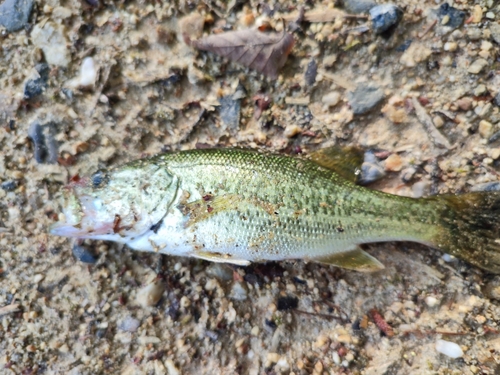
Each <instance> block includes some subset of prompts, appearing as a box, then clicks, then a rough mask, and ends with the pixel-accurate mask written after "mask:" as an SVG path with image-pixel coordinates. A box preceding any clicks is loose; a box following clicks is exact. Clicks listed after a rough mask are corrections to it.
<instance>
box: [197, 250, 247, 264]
mask: <svg viewBox="0 0 500 375" xmlns="http://www.w3.org/2000/svg"><path fill="white" fill-rule="evenodd" d="M191 256H193V257H195V258H198V259H203V260H208V261H209V262H215V263H230V264H235V265H237V266H248V265H250V263H251V262H250V261H249V260H246V259H237V258H233V257H232V256H231V255H229V254H221V253H211V252H209V251H196V252H194V253H193V254H191Z"/></svg>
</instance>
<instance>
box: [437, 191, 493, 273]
mask: <svg viewBox="0 0 500 375" xmlns="http://www.w3.org/2000/svg"><path fill="white" fill-rule="evenodd" d="M427 200H428V201H435V202H433V203H436V204H437V205H438V206H440V207H441V209H442V212H441V219H440V224H441V225H440V226H441V228H440V230H439V234H438V235H437V236H436V237H435V238H434V240H433V243H434V246H436V247H437V248H439V249H441V250H443V251H445V252H447V253H449V254H451V255H453V256H456V257H457V258H460V259H463V260H465V261H467V262H469V263H471V264H473V265H475V266H477V267H479V268H482V269H484V270H487V271H489V272H492V273H496V274H500V192H489V193H469V194H463V195H442V196H437V197H431V198H427Z"/></svg>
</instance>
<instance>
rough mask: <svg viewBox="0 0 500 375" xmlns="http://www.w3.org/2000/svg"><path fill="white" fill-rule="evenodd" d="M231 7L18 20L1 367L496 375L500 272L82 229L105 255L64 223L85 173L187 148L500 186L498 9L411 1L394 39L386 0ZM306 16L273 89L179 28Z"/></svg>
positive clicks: (11, 84)
mask: <svg viewBox="0 0 500 375" xmlns="http://www.w3.org/2000/svg"><path fill="white" fill-rule="evenodd" d="M15 3H16V2H11V1H9V0H7V1H4V2H3V3H2V4H1V5H0V9H5V7H7V6H11V5H12V4H15ZM233 3H234V2H203V3H201V2H198V3H189V4H187V3H186V4H185V6H181V5H182V4H181V5H179V4H180V3H178V2H149V3H147V4H143V3H140V2H137V1H135V0H131V1H128V2H127V3H126V4H122V5H120V6H117V5H116V4H111V3H109V2H101V1H99V2H97V1H86V2H83V3H82V2H65V3H60V2H57V1H55V2H47V1H45V0H42V1H41V2H39V3H37V6H36V14H35V12H32V13H31V15H30V13H29V11H28V9H29V8H30V7H26V6H24V7H22V8H19V12H20V13H19V14H20V15H22V20H21V22H18V20H19V18H17V19H16V18H15V17H12V16H9V17H10V18H9V19H8V20H7V22H11V21H12V22H13V23H14V22H17V23H18V26H16V27H20V28H19V29H17V30H16V31H10V29H8V28H7V27H6V26H5V22H6V21H5V20H6V18H5V14H4V13H1V12H0V20H3V21H2V26H0V36H1V37H2V52H1V53H2V56H1V57H2V64H1V66H0V71H1V74H0V124H2V125H1V129H0V147H1V150H2V152H1V153H0V176H1V177H0V249H1V251H0V278H1V282H0V322H1V324H0V336H1V337H2V340H0V353H2V355H1V356H0V368H1V369H2V370H1V371H0V372H2V371H3V372H7V373H8V372H10V373H16V374H23V373H26V374H28V373H30V374H31V373H33V374H34V373H44V374H58V373H69V374H81V375H90V374H104V373H112V374H121V373H123V374H139V373H140V374H153V373H155V374H156V373H158V374H164V373H168V374H196V373H207V374H220V373H234V372H238V373H248V374H260V373H273V374H289V373H292V372H293V373H295V374H306V373H316V374H320V373H325V372H327V373H346V374H366V375H370V374H371V375H374V374H384V373H385V374H396V373H397V374H421V373H425V372H432V373H437V374H467V375H469V374H477V373H485V374H494V373H495V371H497V367H498V366H497V364H496V362H498V361H496V356H497V353H498V352H499V351H500V346H499V343H498V342H499V341H498V326H499V325H500V320H499V318H498V317H499V316H500V307H499V306H500V305H499V300H500V297H499V296H500V292H499V289H500V288H499V285H500V282H499V281H498V276H494V275H490V274H488V273H486V272H483V271H481V270H479V269H477V268H474V267H472V266H470V265H468V264H466V263H464V262H461V261H459V260H458V259H456V258H454V257H451V256H449V255H448V254H443V253H441V252H439V251H437V250H434V249H431V248H429V247H426V246H424V245H419V244H414V243H401V242H396V243H378V244H372V245H363V249H364V250H366V251H367V252H369V253H370V254H371V255H373V256H374V257H376V258H377V259H379V260H380V261H381V262H382V263H383V264H384V266H385V269H384V270H382V271H380V272H377V273H374V274H359V273H356V272H351V271H346V270H342V269H338V268H335V267H332V266H326V265H321V264H316V263H313V262H307V261H302V260H297V261H293V262H292V261H290V262H275V263H267V264H252V265H250V266H248V267H237V266H232V265H227V264H213V263H209V262H206V261H201V260H197V259H191V258H179V257H167V256H161V255H159V254H154V253H140V252H134V251H132V250H130V249H128V248H127V247H126V246H125V245H121V244H116V243H106V242H103V241H84V242H83V243H82V244H81V245H79V246H83V247H86V248H88V249H92V254H94V256H95V254H99V260H98V262H96V263H95V264H93V265H92V264H87V263H82V262H81V261H79V260H77V259H76V258H75V257H74V256H72V249H73V243H72V242H70V241H68V240H66V239H63V238H58V237H54V236H51V235H49V234H48V228H49V227H50V225H51V224H53V223H54V222H55V221H57V218H58V215H61V214H62V213H61V209H60V207H59V206H58V202H57V200H56V198H57V197H58V194H59V193H60V191H61V189H62V188H63V187H64V186H65V185H66V184H67V183H68V182H69V181H70V180H73V181H76V180H77V179H78V177H79V176H87V175H91V174H92V173H94V172H95V171H96V170H99V169H106V168H112V167H113V166H115V165H118V164H121V163H123V162H126V161H129V160H134V159H139V158H142V157H146V156H148V155H153V154H156V153H158V152H162V151H169V150H180V149H194V148H207V147H245V148H258V149H261V150H266V151H276V152H283V153H290V154H293V155H296V154H301V155H304V156H307V155H309V154H310V153H311V152H312V151H314V150H317V149H318V148H321V147H327V146H331V145H340V146H349V145H352V146H361V147H362V148H363V149H364V150H365V151H366V150H369V149H372V150H374V154H373V155H374V158H373V159H370V161H369V162H370V163H372V164H374V165H376V166H377V168H382V167H383V168H382V169H383V172H384V173H385V175H384V176H383V177H382V178H381V179H379V180H377V181H374V182H373V183H372V184H371V185H370V188H371V189H377V190H380V191H383V192H386V193H391V194H399V195H404V196H413V194H415V193H417V195H429V194H443V193H455V192H460V193H463V192H468V191H471V190H476V189H478V187H482V188H483V189H484V187H485V186H486V190H491V189H492V188H495V187H496V185H498V173H499V165H500V164H499V160H500V132H499V131H498V129H499V126H500V107H499V100H498V99H497V98H496V96H497V95H498V92H499V90H498V87H500V80H499V77H498V74H495V72H496V71H497V70H498V66H497V65H498V62H497V61H496V60H497V56H498V55H499V48H500V46H499V37H498V16H499V15H498V4H496V3H495V2H493V1H490V0H481V1H476V2H464V1H462V2H460V3H459V2H449V6H448V7H446V6H444V4H443V3H442V2H439V4H438V3H436V2H421V1H416V0H397V1H394V2H393V4H394V6H397V7H398V8H400V9H404V16H403V18H402V19H401V20H400V21H399V23H398V25H397V27H396V29H395V30H394V32H393V33H392V34H391V35H388V36H386V35H383V36H382V37H380V36H378V35H376V34H375V33H374V30H372V29H371V27H370V26H371V24H372V21H371V20H370V18H369V17H370V16H369V10H370V9H371V8H372V7H374V6H377V5H378V6H381V5H383V4H382V2H375V1H366V0H365V1H359V0H358V1H348V0H345V1H344V7H343V8H336V7H333V2H327V3H317V2H309V3H307V2H306V3H300V4H299V3H297V2H294V1H290V0H286V1H284V2H280V3H279V4H278V3H277V2H276V3H273V2H272V3H269V4H265V5H262V4H261V2H259V1H253V0H252V1H250V2H248V3H245V4H239V3H238V4H235V3H234V4H233ZM19 4H24V5H26V4H28V5H29V4H30V3H29V2H23V1H21V2H19ZM301 6H303V7H304V19H306V20H312V21H306V22H302V23H300V29H297V30H296V32H294V39H295V46H294V47H293V49H292V51H291V53H290V55H289V57H288V60H287V62H286V64H285V66H284V67H283V68H282V69H281V70H280V71H279V74H278V77H277V79H276V80H269V79H267V78H265V77H262V76H261V75H260V74H258V73H256V72H255V71H252V70H250V69H247V68H244V67H241V66H240V65H238V64H234V63H230V62H228V61H226V60H225V59H222V58H219V57H215V56H213V55H210V54H204V53H198V52H196V51H194V50H193V49H192V48H190V47H189V46H188V45H187V44H186V43H185V42H184V38H183V35H182V32H181V31H182V30H184V31H186V30H188V29H189V28H188V27H187V26H186V23H189V22H193V23H195V25H193V28H192V34H190V36H191V37H199V36H202V35H209V34H216V33H220V32H224V31H226V30H242V29H245V28H256V27H259V26H260V27H261V29H266V28H269V29H271V31H272V29H274V30H276V31H277V32H280V31H281V30H282V29H283V27H287V26H288V25H286V24H285V25H283V21H282V20H283V19H285V20H288V19H291V20H296V19H297V16H298V9H299V8H300V7H301ZM445 8H446V9H445ZM11 9H12V7H11ZM343 12H347V13H348V14H347V15H345V14H344V13H343ZM26 14H28V16H26ZM440 14H441V15H440ZM462 14H463V15H465V17H463V18H462ZM492 15H493V16H495V19H492V18H491V16H492ZM2 17H3V18H2ZM446 17H448V18H446ZM181 18H183V19H184V20H187V21H184V25H181V23H182V22H180V19H181ZM190 20H191V21H190ZM318 20H319V21H320V22H318ZM287 22H288V21H287ZM443 23H444V24H443ZM89 58H90V59H91V60H89ZM311 61H315V63H316V68H317V71H316V74H315V77H314V82H313V74H312V73H311V74H310V75H308V76H307V77H306V76H305V72H306V71H307V70H308V69H307V68H308V64H309V63H310V62H311ZM84 62H85V63H84ZM90 62H92V63H93V64H90ZM39 64H46V66H48V75H47V80H46V81H45V78H43V79H42V80H41V81H36V80H37V79H39V78H42V74H40V73H38V75H37V73H36V72H35V71H34V67H38V66H39ZM87 64H88V65H87ZM471 66H472V72H469V70H470V69H471ZM82 68H85V71H84V73H85V74H84V75H83V76H84V79H83V81H82V80H81V79H82V70H81V69H82ZM311 69H312V68H311ZM35 70H36V69H35ZM43 71H46V70H43ZM310 71H311V72H312V70H310ZM87 73H89V74H88V75H87ZM38 76H40V77H38ZM306 78H307V80H306ZM30 80H32V82H30ZM35 81H36V82H35ZM28 82H30V83H29V84H28ZM82 83H83V85H82ZM87 83H89V86H87V87H83V86H86V84H87ZM26 89H28V90H27V91H26ZM358 90H359V91H358ZM356 92H357V95H355V93H356ZM25 93H28V95H27V96H28V97H29V99H28V98H25ZM475 94H479V95H475ZM226 97H227V98H228V99H227V107H224V109H223V110H222V109H221V104H222V102H223V101H224V100H222V102H221V99H222V98H226ZM368 99H370V100H369V101H368ZM359 113H361V114H359ZM391 155H396V156H392V157H391V158H390V159H388V158H389V157H390V156H391ZM378 171H379V172H380V170H378ZM367 204H368V203H367ZM287 298H291V301H292V302H291V304H290V303H286V304H283V302H282V301H283V300H284V299H287ZM295 301H298V302H297V304H296V305H294V304H295ZM284 306H292V307H293V306H295V307H293V308H284ZM373 311H376V312H377V313H376V314H374V313H373ZM381 332H386V333H384V334H381ZM437 340H444V341H447V342H448V344H445V345H444V347H445V350H448V349H449V348H451V351H450V350H448V351H447V352H446V353H448V354H449V353H450V352H451V353H452V354H453V355H457V353H458V354H460V352H459V350H457V349H456V346H455V345H458V346H459V349H460V350H461V352H462V353H463V355H461V357H459V358H457V359H453V358H451V357H449V356H448V355H443V354H441V353H440V352H438V351H437V350H436V342H437ZM446 348H448V349H446ZM3 372H2V373H3Z"/></svg>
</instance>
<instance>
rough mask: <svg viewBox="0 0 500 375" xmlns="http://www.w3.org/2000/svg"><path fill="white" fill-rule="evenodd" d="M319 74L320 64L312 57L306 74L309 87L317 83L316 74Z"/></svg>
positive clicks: (305, 78)
mask: <svg viewBox="0 0 500 375" xmlns="http://www.w3.org/2000/svg"><path fill="white" fill-rule="evenodd" d="M317 74H318V64H317V63H316V60H314V59H312V60H311V61H309V63H308V64H307V68H306V72H305V74H304V80H305V82H306V85H307V86H308V87H307V88H310V87H311V86H313V85H314V84H315V83H316V76H317Z"/></svg>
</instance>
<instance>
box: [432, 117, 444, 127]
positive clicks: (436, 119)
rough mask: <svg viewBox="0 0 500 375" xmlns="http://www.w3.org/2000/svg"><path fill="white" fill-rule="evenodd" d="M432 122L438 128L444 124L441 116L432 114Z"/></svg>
mask: <svg viewBox="0 0 500 375" xmlns="http://www.w3.org/2000/svg"><path fill="white" fill-rule="evenodd" d="M432 122H433V123H434V126H435V127H436V128H440V127H442V126H443V125H444V120H443V118H442V117H441V116H434V118H433V119H432Z"/></svg>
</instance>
